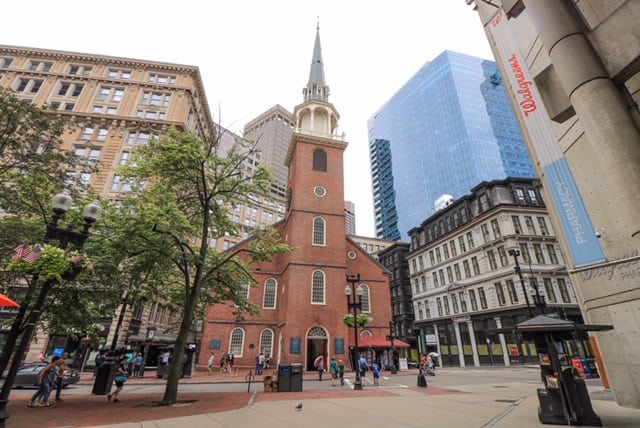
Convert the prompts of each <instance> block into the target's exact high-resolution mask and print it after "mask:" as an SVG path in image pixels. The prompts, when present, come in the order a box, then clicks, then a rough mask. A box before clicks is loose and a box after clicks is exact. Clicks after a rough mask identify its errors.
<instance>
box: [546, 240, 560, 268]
mask: <svg viewBox="0 0 640 428" xmlns="http://www.w3.org/2000/svg"><path fill="white" fill-rule="evenodd" d="M547 254H549V261H550V262H551V264H554V265H557V264H558V256H557V255H556V248H555V247H554V246H553V244H547Z"/></svg>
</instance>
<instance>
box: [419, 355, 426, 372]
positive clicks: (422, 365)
mask: <svg viewBox="0 0 640 428" xmlns="http://www.w3.org/2000/svg"><path fill="white" fill-rule="evenodd" d="M426 365H427V356H426V355H424V354H420V370H424V369H425V368H426Z"/></svg>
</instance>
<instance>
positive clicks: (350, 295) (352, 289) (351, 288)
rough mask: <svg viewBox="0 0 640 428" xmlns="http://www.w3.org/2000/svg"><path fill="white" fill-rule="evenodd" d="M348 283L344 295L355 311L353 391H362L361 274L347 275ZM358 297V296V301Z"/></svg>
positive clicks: (348, 305) (350, 307)
mask: <svg viewBox="0 0 640 428" xmlns="http://www.w3.org/2000/svg"><path fill="white" fill-rule="evenodd" d="M347 282H348V283H349V284H350V285H347V286H346V288H345V289H344V294H345V296H347V308H348V309H349V310H350V311H353V334H354V339H355V348H354V349H353V354H354V358H353V362H354V367H355V369H356V381H355V383H354V384H353V389H358V390H361V389H362V379H361V378H360V367H359V364H360V363H359V361H360V349H359V348H358V309H360V311H362V294H363V291H362V288H361V287H358V288H357V289H356V283H358V282H360V274H357V275H355V276H353V275H347ZM356 295H357V296H358V297H357V299H356Z"/></svg>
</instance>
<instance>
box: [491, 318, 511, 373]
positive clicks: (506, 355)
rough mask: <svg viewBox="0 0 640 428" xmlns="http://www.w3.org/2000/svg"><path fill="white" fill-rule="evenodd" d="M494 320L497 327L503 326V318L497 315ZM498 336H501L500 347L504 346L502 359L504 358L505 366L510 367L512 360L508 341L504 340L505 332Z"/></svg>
mask: <svg viewBox="0 0 640 428" xmlns="http://www.w3.org/2000/svg"><path fill="white" fill-rule="evenodd" d="M494 320H495V321H496V328H502V320H501V319H500V317H495V318H494ZM498 336H499V337H500V347H501V348H502V359H503V360H504V366H505V367H509V366H511V360H510V359H509V352H508V349H507V341H506V340H504V334H502V333H500V334H499V335H498Z"/></svg>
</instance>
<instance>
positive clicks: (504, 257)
mask: <svg viewBox="0 0 640 428" xmlns="http://www.w3.org/2000/svg"><path fill="white" fill-rule="evenodd" d="M498 256H499V257H500V266H502V267H505V266H507V265H508V264H509V259H508V258H507V251H506V250H505V249H504V247H503V246H500V247H498Z"/></svg>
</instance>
